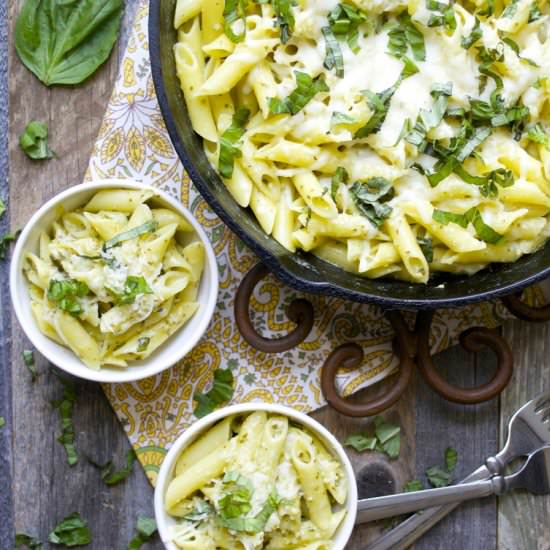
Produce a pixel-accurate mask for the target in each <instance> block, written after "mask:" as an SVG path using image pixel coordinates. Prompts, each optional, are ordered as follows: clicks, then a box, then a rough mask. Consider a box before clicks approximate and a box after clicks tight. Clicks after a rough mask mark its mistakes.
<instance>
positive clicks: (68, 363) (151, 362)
mask: <svg viewBox="0 0 550 550" xmlns="http://www.w3.org/2000/svg"><path fill="white" fill-rule="evenodd" d="M108 188H118V189H146V188H149V187H148V186H147V185H143V184H138V183H133V182H131V181H129V180H123V179H104V180H97V181H95V182H92V183H84V184H81V185H76V186H75V187H71V188H70V189H67V190H66V191H63V192H62V193H59V195H56V196H55V197H53V198H52V199H50V200H49V201H48V202H47V203H46V204H44V205H43V206H42V207H41V208H40V209H39V210H38V212H36V214H34V216H32V218H31V219H30V220H29V222H28V223H27V225H26V226H25V228H24V229H23V231H22V233H21V235H20V236H19V238H18V240H17V244H16V246H15V249H14V252H13V258H12V263H11V268H10V292H11V299H12V303H13V308H14V310H15V314H16V315H17V319H18V320H19V323H20V324H21V326H22V328H23V330H24V331H25V334H26V335H27V336H28V338H29V340H30V341H31V342H32V343H33V345H34V347H35V348H36V349H37V350H38V351H39V352H40V353H41V354H42V355H44V356H45V357H46V358H47V359H48V360H49V361H51V362H52V363H54V364H55V365H57V366H58V367H59V368H61V369H63V370H64V371H66V372H68V373H70V374H73V375H74V376H78V377H80V378H85V379H87V380H93V381H95V382H110V383H117V382H130V381H133V380H140V379H142V378H146V377H148V376H153V375H155V374H157V373H159V372H161V371H163V370H165V369H167V368H169V367H171V366H172V365H174V364H176V363H177V362H178V361H179V360H180V359H181V358H182V357H184V356H185V355H186V354H187V353H188V352H189V351H191V349H192V348H193V346H195V344H196V343H197V342H198V341H199V339H200V338H201V336H202V335H203V334H204V332H205V330H206V328H207V327H208V324H209V323H210V320H211V318H212V315H213V313H214V309H215V307H216V301H217V296H218V267H217V264H216V257H215V255H214V251H213V249H212V245H211V244H210V241H209V240H208V237H207V236H206V233H205V232H204V230H203V229H202V227H201V226H200V225H199V223H198V222H197V220H196V219H195V218H194V217H193V216H192V214H191V213H190V212H189V211H188V210H187V209H186V208H184V207H183V206H182V205H181V203H180V202H178V201H177V200H175V199H173V198H172V197H171V196H170V195H168V194H167V193H165V192H164V191H160V190H158V189H155V188H152V187H150V189H151V190H152V191H154V193H155V200H156V201H157V202H158V203H160V204H162V205H163V206H164V207H166V208H170V209H172V210H174V211H176V212H178V213H179V214H180V215H182V216H183V217H184V218H185V219H186V220H187V221H188V222H189V223H190V224H191V225H192V226H193V228H194V230H195V232H196V234H197V236H198V238H199V239H200V240H201V242H202V243H203V244H204V249H205V266H204V271H203V274H202V278H201V283H200V287H199V293H198V297H197V300H198V302H199V303H200V307H199V309H198V311H197V312H196V313H195V315H194V316H193V317H192V318H191V319H190V320H189V321H188V322H187V323H186V324H185V325H184V326H183V327H182V328H181V329H180V330H179V331H178V332H176V333H175V334H173V335H172V336H171V337H170V338H169V339H168V340H167V341H166V342H165V343H164V344H163V345H162V346H160V347H159V348H158V349H156V350H155V351H154V352H153V353H152V354H151V356H150V357H148V358H147V359H144V360H141V361H132V362H131V363H130V366H129V367H127V368H125V369H120V368H109V367H103V368H102V369H101V370H98V371H96V370H93V369H90V368H89V367H87V366H86V365H84V363H82V361H80V359H79V358H78V357H77V356H76V355H75V354H74V353H73V352H72V351H71V350H70V349H68V348H65V347H63V346H61V345H59V344H57V343H56V342H54V341H53V340H50V339H49V338H48V337H47V336H45V335H44V334H42V332H40V329H39V328H38V325H37V324H36V321H35V320H34V317H33V314H32V311H31V307H30V299H29V292H28V283H27V280H26V277H25V275H24V274H23V261H24V256H25V253H27V252H29V251H34V252H37V251H38V244H39V238H40V234H41V233H42V232H44V231H46V232H49V231H50V230H51V227H52V224H53V222H54V221H55V220H56V219H57V218H59V216H60V214H61V213H64V212H69V211H71V210H74V209H76V208H79V207H81V206H84V205H85V204H86V203H87V202H88V201H89V200H90V199H91V197H92V196H93V195H94V193H96V192H97V191H99V190H100V189H108Z"/></svg>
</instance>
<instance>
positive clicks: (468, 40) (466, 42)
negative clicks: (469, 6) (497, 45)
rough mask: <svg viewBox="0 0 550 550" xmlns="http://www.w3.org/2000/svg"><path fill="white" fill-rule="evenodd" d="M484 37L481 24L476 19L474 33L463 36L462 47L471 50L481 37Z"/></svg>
mask: <svg viewBox="0 0 550 550" xmlns="http://www.w3.org/2000/svg"><path fill="white" fill-rule="evenodd" d="M482 36H483V31H482V30H481V22H480V20H479V19H478V18H477V17H476V22H475V24H474V28H473V29H472V32H471V33H470V34H469V35H468V36H463V37H462V40H461V42H460V43H461V46H462V47H463V48H464V49H465V50H467V49H469V48H471V47H472V46H473V45H474V44H475V43H476V42H477V41H478V40H479V39H480V38H481V37H482Z"/></svg>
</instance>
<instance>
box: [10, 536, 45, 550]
mask: <svg viewBox="0 0 550 550" xmlns="http://www.w3.org/2000/svg"><path fill="white" fill-rule="evenodd" d="M21 546H26V547H27V548H29V549H30V550H36V549H37V548H42V543H41V542H40V540H38V539H37V538H35V537H32V536H31V535H27V534H26V533H15V547H16V548H21Z"/></svg>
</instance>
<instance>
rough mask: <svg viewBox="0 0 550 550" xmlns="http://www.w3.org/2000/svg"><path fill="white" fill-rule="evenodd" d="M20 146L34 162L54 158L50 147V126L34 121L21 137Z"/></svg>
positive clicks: (28, 125)
mask: <svg viewBox="0 0 550 550" xmlns="http://www.w3.org/2000/svg"><path fill="white" fill-rule="evenodd" d="M19 145H20V146H21V149H23V152H24V153H25V154H26V155H27V156H28V157H29V158H31V159H33V160H45V159H51V158H53V157H54V153H53V151H52V150H51V149H50V146H49V145H48V125H47V124H45V123H44V122H39V121H38V120H32V121H31V122H29V123H28V124H27V126H26V127H25V130H24V132H23V133H22V134H21V135H20V136H19Z"/></svg>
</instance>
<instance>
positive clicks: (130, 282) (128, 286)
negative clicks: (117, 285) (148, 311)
mask: <svg viewBox="0 0 550 550" xmlns="http://www.w3.org/2000/svg"><path fill="white" fill-rule="evenodd" d="M108 290H109V292H111V294H113V296H114V297H115V301H116V304H117V305H118V306H121V305H127V304H133V303H134V302H135V301H136V298H137V297H138V295H139V294H153V291H152V290H151V288H149V285H148V284H147V281H146V280H145V279H144V278H143V277H141V276H140V277H136V276H134V275H129V276H128V277H126V281H125V282H124V289H123V290H122V293H121V294H118V293H116V292H114V291H113V290H112V289H111V288H108Z"/></svg>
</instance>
